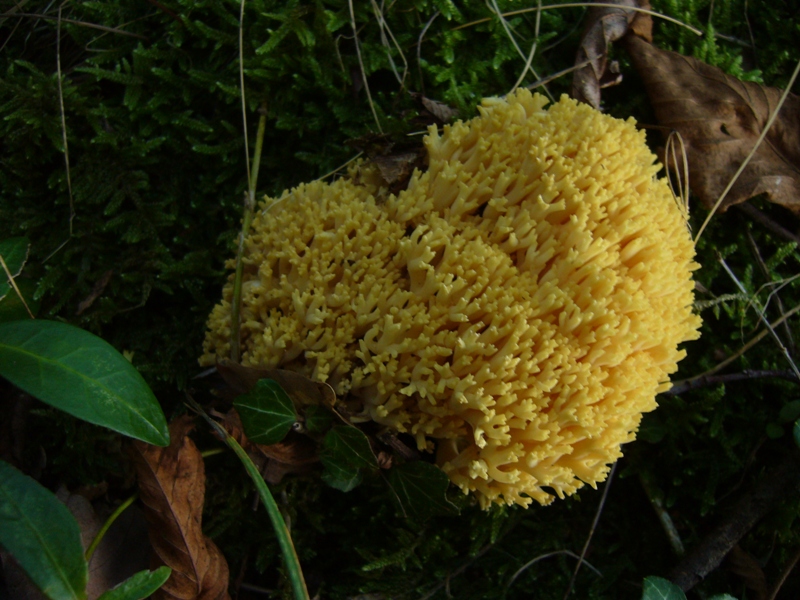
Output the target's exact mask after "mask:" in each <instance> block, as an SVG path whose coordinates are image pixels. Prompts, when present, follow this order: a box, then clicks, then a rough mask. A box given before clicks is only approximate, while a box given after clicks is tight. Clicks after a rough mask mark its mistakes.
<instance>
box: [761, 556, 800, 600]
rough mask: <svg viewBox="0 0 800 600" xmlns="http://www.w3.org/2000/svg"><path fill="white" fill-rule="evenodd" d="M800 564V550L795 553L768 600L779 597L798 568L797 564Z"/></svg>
mask: <svg viewBox="0 0 800 600" xmlns="http://www.w3.org/2000/svg"><path fill="white" fill-rule="evenodd" d="M798 562H800V548H798V549H797V552H795V553H794V556H793V557H792V559H791V560H790V561H789V564H787V565H786V568H785V569H784V570H783V573H781V578H780V579H778V581H777V582H776V583H775V587H773V588H772V592H771V593H770V595H769V598H767V600H775V598H777V597H778V592H779V591H781V588H782V587H783V584H784V583H785V582H786V580H787V579H788V577H789V574H790V573H791V572H792V571H793V570H794V568H795V567H796V566H797V563H798Z"/></svg>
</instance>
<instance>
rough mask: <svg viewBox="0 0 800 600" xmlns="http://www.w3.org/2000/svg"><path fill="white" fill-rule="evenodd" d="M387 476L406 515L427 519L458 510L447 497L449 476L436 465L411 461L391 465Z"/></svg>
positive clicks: (450, 513) (395, 497)
mask: <svg viewBox="0 0 800 600" xmlns="http://www.w3.org/2000/svg"><path fill="white" fill-rule="evenodd" d="M388 478H389V485H390V486H391V488H392V490H393V491H394V499H395V501H396V502H397V503H398V505H399V507H400V510H401V511H402V512H403V514H405V515H406V516H409V517H415V518H419V519H425V518H428V517H430V516H433V515H452V514H455V513H457V512H458V510H457V509H456V507H455V505H454V504H453V503H452V502H450V501H449V500H448V499H447V488H448V486H449V485H450V478H449V477H447V475H446V474H445V472H444V471H442V470H441V469H439V468H438V467H436V466H435V465H432V464H430V463H426V462H422V461H415V462H408V463H405V464H402V465H400V466H397V467H394V468H392V469H390V470H389V476H388Z"/></svg>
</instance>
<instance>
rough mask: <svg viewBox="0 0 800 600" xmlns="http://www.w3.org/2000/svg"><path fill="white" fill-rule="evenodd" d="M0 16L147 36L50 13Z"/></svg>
mask: <svg viewBox="0 0 800 600" xmlns="http://www.w3.org/2000/svg"><path fill="white" fill-rule="evenodd" d="M62 6H63V5H62ZM1 17H27V18H30V19H45V20H48V21H56V20H59V21H61V22H62V23H69V24H71V25H80V26H81V27H88V28H89V29H98V30H100V31H105V32H106V33H116V34H118V35H124V36H128V37H132V38H137V39H140V40H144V41H147V37H146V36H144V35H139V34H138V33H132V32H130V31H124V30H123V29H117V28H115V27H106V26H105V25H97V24H96V23H88V22H86V21H77V20H75V19H62V18H60V17H58V16H56V17H54V16H52V15H43V14H39V13H15V12H4V13H0V18H1Z"/></svg>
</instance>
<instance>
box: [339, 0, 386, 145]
mask: <svg viewBox="0 0 800 600" xmlns="http://www.w3.org/2000/svg"><path fill="white" fill-rule="evenodd" d="M347 5H348V6H349V7H350V27H352V28H353V43H354V44H355V45H356V55H357V56H358V67H359V69H360V71H361V80H362V82H363V83H364V90H365V91H366V92H367V100H368V101H369V109H370V110H371V111H372V118H373V119H375V125H377V127H378V131H379V132H380V133H383V129H382V128H381V122H380V120H378V113H377V112H375V104H374V103H373V102H372V94H371V93H370V91H369V82H368V81H367V72H366V71H365V70H364V59H363V58H362V57H361V44H359V43H358V28H357V27H356V13H355V10H354V9H353V0H348V2H347Z"/></svg>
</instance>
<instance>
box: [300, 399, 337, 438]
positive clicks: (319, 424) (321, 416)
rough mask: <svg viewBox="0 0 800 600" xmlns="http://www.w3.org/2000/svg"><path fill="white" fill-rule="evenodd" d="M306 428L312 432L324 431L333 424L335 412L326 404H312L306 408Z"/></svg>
mask: <svg viewBox="0 0 800 600" xmlns="http://www.w3.org/2000/svg"><path fill="white" fill-rule="evenodd" d="M305 417H306V429H308V430H309V431H310V432H311V433H324V432H325V431H328V429H330V428H331V426H332V425H333V414H332V413H331V411H329V410H328V409H327V408H325V407H324V406H317V405H315V404H312V405H311V406H309V407H308V408H306V413H305Z"/></svg>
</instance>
